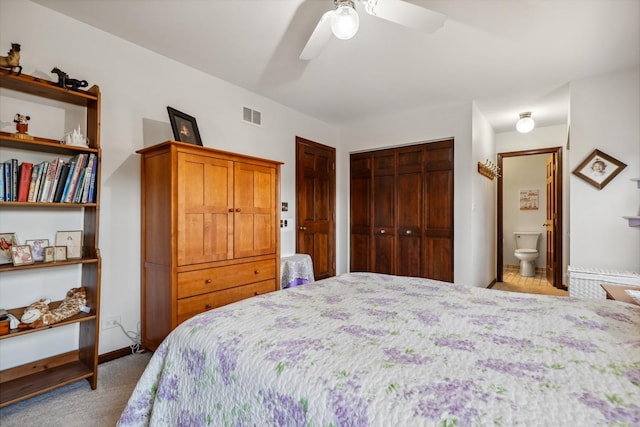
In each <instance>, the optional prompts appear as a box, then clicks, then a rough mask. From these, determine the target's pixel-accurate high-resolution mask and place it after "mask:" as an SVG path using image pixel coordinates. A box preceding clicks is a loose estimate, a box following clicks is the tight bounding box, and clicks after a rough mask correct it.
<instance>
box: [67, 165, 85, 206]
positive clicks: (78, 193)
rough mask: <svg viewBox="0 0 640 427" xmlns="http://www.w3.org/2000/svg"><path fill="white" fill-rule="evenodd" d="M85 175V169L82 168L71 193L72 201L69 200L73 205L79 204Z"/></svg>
mask: <svg viewBox="0 0 640 427" xmlns="http://www.w3.org/2000/svg"><path fill="white" fill-rule="evenodd" d="M86 173H87V168H82V170H81V171H80V174H79V175H78V181H77V182H76V188H75V190H74V192H73V199H72V200H71V201H72V202H73V203H79V202H80V196H81V194H82V184H83V183H84V176H85V175H86Z"/></svg>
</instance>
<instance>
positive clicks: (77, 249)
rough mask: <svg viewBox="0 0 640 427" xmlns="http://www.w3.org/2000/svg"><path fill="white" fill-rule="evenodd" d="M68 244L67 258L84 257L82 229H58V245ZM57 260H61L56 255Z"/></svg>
mask: <svg viewBox="0 0 640 427" xmlns="http://www.w3.org/2000/svg"><path fill="white" fill-rule="evenodd" d="M58 246H66V248H67V252H66V257H65V258H66V259H78V258H82V230H77V231H57V232H56V247H58ZM56 261H59V260H58V258H57V257H56Z"/></svg>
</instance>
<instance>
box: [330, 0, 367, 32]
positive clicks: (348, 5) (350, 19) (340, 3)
mask: <svg viewBox="0 0 640 427" xmlns="http://www.w3.org/2000/svg"><path fill="white" fill-rule="evenodd" d="M359 26H360V17H359V16H358V13H357V12H356V9H355V5H354V4H353V0H336V10H335V11H334V12H333V15H332V16H331V31H332V32H333V35H335V36H336V37H337V38H339V39H340V40H349V39H350V38H351V37H353V36H355V35H356V33H357V32H358V27H359Z"/></svg>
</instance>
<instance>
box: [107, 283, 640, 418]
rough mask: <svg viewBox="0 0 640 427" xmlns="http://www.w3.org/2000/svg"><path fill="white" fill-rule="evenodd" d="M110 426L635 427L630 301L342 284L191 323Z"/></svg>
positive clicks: (224, 310) (173, 337)
mask: <svg viewBox="0 0 640 427" xmlns="http://www.w3.org/2000/svg"><path fill="white" fill-rule="evenodd" d="M118 425H119V426H145V425H162V426H204V425H208V426H336V427H337V426H431V425H433V426H436V425H437V426H454V425H455V426H484V425H502V426H513V425H580V426H591V425H602V426H604V425H619V426H637V425H640V306H635V305H631V304H624V303H620V302H616V301H608V300H591V299H587V300H582V299H575V298H568V297H553V296H546V295H529V294H517V293H509V292H503V291H497V290H489V289H481V288H473V287H466V286H461V285H454V284H451V283H444V282H438V281H434V280H429V279H419V278H408V277H398V276H388V275H381V274H373V273H349V274H345V275H341V276H338V277H335V278H331V279H325V280H321V281H318V282H316V283H312V284H307V285H304V286H299V287H295V288H291V289H284V290H281V291H278V292H273V293H271V294H267V295H262V296H258V297H255V298H250V299H248V300H244V301H240V302H237V303H234V304H231V305H228V306H224V307H221V308H218V309H215V310H211V311H208V312H206V313H202V314H200V315H198V316H195V317H193V318H191V319H189V320H188V321H186V322H184V323H182V324H181V325H180V326H179V327H178V328H176V329H175V330H174V331H173V332H172V333H171V334H170V335H169V336H168V337H167V338H166V339H165V341H164V342H163V343H162V344H161V345H160V347H159V348H158V349H157V351H156V352H155V353H154V354H153V357H152V358H151V361H150V362H149V365H148V367H147V368H146V370H145V372H144V373H143V375H142V376H141V378H140V380H139V382H138V384H137V385H136V387H135V389H134V391H133V394H132V395H131V397H130V398H129V401H128V404H127V406H126V408H125V409H124V411H123V413H122V415H121V417H120V420H119V424H118Z"/></svg>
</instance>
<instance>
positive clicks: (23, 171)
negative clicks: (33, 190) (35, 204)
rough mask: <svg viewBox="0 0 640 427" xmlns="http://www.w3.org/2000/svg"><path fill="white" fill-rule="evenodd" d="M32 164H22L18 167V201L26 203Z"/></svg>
mask: <svg viewBox="0 0 640 427" xmlns="http://www.w3.org/2000/svg"><path fill="white" fill-rule="evenodd" d="M32 169H33V163H30V162H22V164H21V165H20V182H19V184H18V201H19V202H26V201H27V198H28V197H29V184H30V183H31V170H32Z"/></svg>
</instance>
